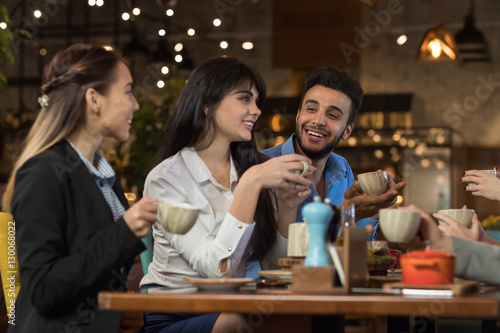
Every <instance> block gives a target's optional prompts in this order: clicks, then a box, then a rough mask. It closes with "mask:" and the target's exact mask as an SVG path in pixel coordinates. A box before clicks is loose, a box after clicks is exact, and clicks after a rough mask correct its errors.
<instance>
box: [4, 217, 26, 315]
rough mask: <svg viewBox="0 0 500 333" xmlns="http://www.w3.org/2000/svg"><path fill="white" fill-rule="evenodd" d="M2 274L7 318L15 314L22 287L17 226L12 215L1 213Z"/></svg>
mask: <svg viewBox="0 0 500 333" xmlns="http://www.w3.org/2000/svg"><path fill="white" fill-rule="evenodd" d="M0 274H1V275H2V286H3V295H4V299H5V306H6V307H7V316H8V317H9V320H10V318H11V315H13V314H15V302H16V298H17V295H18V293H19V288H20V286H21V281H20V277H19V265H18V260H17V245H16V224H15V221H14V217H13V216H12V214H9V213H4V212H0Z"/></svg>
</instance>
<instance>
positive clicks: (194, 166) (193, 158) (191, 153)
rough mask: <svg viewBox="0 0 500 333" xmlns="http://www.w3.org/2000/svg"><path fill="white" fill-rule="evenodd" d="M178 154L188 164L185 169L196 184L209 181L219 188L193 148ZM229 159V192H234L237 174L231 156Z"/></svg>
mask: <svg viewBox="0 0 500 333" xmlns="http://www.w3.org/2000/svg"><path fill="white" fill-rule="evenodd" d="M180 153H181V155H182V158H183V159H184V160H185V161H187V162H189V163H186V165H187V168H188V169H189V171H190V172H191V174H192V175H193V177H194V179H195V180H196V181H197V182H198V183H202V182H206V181H210V182H212V183H213V184H215V185H217V186H221V185H220V184H219V183H218V182H217V181H216V180H215V178H214V177H213V176H212V173H211V172H210V170H209V169H208V167H207V165H206V164H205V162H203V160H202V159H201V157H200V156H199V155H198V153H197V152H196V150H195V149H194V147H186V148H183V149H182V150H181V152H180ZM229 159H230V162H231V170H230V171H229V181H230V189H231V192H234V190H235V189H236V185H237V183H238V172H237V171H236V167H235V166H234V161H233V157H232V156H231V154H230V155H229Z"/></svg>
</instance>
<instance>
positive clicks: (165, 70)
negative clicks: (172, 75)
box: [161, 66, 169, 75]
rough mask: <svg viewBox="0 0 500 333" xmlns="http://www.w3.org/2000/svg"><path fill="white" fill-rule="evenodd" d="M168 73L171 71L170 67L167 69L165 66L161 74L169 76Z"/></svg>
mask: <svg viewBox="0 0 500 333" xmlns="http://www.w3.org/2000/svg"><path fill="white" fill-rule="evenodd" d="M168 72H169V69H168V67H167V66H163V67H162V68H161V73H162V74H163V75H167V74H168Z"/></svg>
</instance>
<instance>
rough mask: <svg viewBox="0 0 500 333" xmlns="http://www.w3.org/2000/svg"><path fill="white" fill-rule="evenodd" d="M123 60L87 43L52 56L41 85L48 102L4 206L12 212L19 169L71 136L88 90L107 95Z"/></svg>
mask: <svg viewBox="0 0 500 333" xmlns="http://www.w3.org/2000/svg"><path fill="white" fill-rule="evenodd" d="M119 62H125V61H124V60H123V59H122V58H121V57H120V56H119V55H118V54H117V53H115V52H114V51H110V50H107V49H105V48H103V47H102V46H93V45H87V44H74V45H72V46H70V47H68V48H67V49H65V50H62V51H59V52H58V53H56V55H55V56H54V58H52V60H51V61H50V63H49V64H48V65H47V66H46V67H45V69H44V73H43V83H44V84H43V85H42V88H41V92H42V95H46V96H44V97H45V99H46V102H47V104H45V103H44V105H42V109H41V110H40V113H39V114H38V116H37V118H36V120H35V122H34V123H33V126H32V127H31V129H30V131H29V133H28V136H27V138H26V143H25V146H24V149H23V151H22V153H21V155H20V156H19V159H18V160H17V161H16V163H15V165H14V169H13V171H12V174H11V176H10V179H9V183H8V185H7V189H6V191H5V194H4V198H3V207H4V209H6V210H7V211H10V202H11V199H12V192H13V190H14V180H15V176H16V173H17V170H18V169H19V168H20V167H21V166H22V165H23V164H24V162H26V161H27V160H28V159H29V158H31V157H32V156H35V155H37V154H39V153H41V152H42V151H44V150H46V149H48V148H49V147H51V146H52V145H54V144H55V143H57V142H58V141H60V140H62V139H63V138H65V137H66V136H68V135H69V134H70V133H71V132H72V131H73V130H74V129H75V128H76V127H77V126H78V125H79V124H80V123H81V121H82V119H83V117H84V113H85V92H86V91H87V89H89V88H94V89H95V90H97V91H98V92H99V93H100V94H103V95H104V94H106V93H107V92H108V89H109V87H110V86H111V84H112V83H113V82H114V79H115V78H116V66H117V65H118V63H119Z"/></svg>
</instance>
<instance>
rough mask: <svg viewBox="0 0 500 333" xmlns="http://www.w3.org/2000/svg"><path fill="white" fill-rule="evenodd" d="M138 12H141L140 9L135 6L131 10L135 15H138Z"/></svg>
mask: <svg viewBox="0 0 500 333" xmlns="http://www.w3.org/2000/svg"><path fill="white" fill-rule="evenodd" d="M140 13H141V10H140V9H139V8H137V7H136V8H134V9H133V10H132V14H134V15H135V16H138V15H139V14H140Z"/></svg>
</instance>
